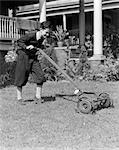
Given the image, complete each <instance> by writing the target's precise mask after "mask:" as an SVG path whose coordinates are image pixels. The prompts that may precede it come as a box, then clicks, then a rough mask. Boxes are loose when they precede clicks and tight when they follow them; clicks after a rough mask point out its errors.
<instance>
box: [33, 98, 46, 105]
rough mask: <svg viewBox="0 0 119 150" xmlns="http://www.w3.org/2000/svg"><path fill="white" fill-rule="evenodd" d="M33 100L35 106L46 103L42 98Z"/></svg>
mask: <svg viewBox="0 0 119 150" xmlns="http://www.w3.org/2000/svg"><path fill="white" fill-rule="evenodd" d="M33 100H34V102H35V104H37V103H39V102H41V103H44V100H43V99H42V98H37V97H34V99H33Z"/></svg>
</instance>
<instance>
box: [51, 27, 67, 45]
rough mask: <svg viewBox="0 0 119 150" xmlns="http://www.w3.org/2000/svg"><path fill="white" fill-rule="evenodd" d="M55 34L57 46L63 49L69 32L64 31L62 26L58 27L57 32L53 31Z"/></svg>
mask: <svg viewBox="0 0 119 150" xmlns="http://www.w3.org/2000/svg"><path fill="white" fill-rule="evenodd" d="M53 34H54V35H55V37H56V39H57V45H58V46H59V47H62V46H63V44H64V40H65V38H66V37H67V36H68V32H67V31H65V30H64V29H63V27H62V25H57V26H56V30H55V31H53Z"/></svg>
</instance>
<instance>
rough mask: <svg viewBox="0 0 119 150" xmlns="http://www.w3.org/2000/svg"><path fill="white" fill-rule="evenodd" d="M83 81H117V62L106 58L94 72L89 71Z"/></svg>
mask: <svg viewBox="0 0 119 150" xmlns="http://www.w3.org/2000/svg"><path fill="white" fill-rule="evenodd" d="M85 80H96V81H97V80H104V81H118V80H119V61H118V60H116V59H114V58H113V56H112V55H110V56H109V57H107V58H106V60H105V61H104V64H103V65H102V64H100V65H99V66H97V68H96V69H95V70H94V69H92V70H89V72H88V73H87V74H86V76H85Z"/></svg>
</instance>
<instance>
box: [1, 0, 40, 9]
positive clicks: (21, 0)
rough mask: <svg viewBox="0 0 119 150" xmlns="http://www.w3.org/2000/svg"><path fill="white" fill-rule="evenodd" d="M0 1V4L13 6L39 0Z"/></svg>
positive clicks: (29, 3) (33, 2)
mask: <svg viewBox="0 0 119 150" xmlns="http://www.w3.org/2000/svg"><path fill="white" fill-rule="evenodd" d="M0 3H1V5H5V6H7V7H8V8H14V7H18V6H24V5H31V4H35V3H39V0H0Z"/></svg>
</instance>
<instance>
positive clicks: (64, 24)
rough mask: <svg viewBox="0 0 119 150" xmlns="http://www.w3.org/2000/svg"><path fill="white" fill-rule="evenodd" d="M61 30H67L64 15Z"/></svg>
mask: <svg viewBox="0 0 119 150" xmlns="http://www.w3.org/2000/svg"><path fill="white" fill-rule="evenodd" d="M63 29H64V30H66V29H67V25H66V15H65V14H63Z"/></svg>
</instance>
